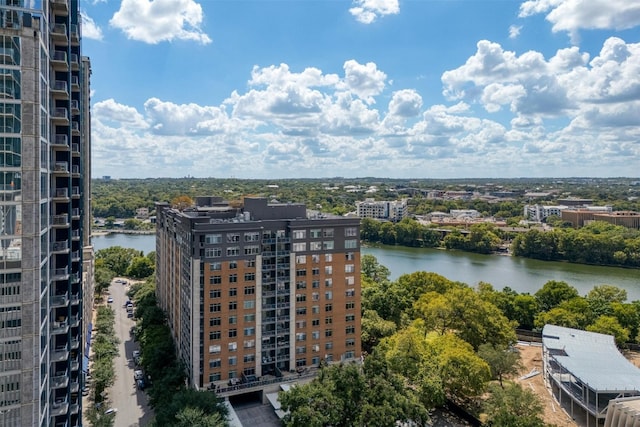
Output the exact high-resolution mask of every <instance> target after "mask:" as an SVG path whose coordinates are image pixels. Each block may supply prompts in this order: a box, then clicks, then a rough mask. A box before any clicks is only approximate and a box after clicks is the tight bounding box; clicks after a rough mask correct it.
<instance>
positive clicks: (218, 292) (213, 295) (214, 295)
mask: <svg viewBox="0 0 640 427" xmlns="http://www.w3.org/2000/svg"><path fill="white" fill-rule="evenodd" d="M221 296H222V291H221V290H220V289H212V290H210V291H209V298H220V297H221Z"/></svg>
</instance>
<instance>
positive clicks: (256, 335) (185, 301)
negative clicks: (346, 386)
mask: <svg viewBox="0 0 640 427" xmlns="http://www.w3.org/2000/svg"><path fill="white" fill-rule="evenodd" d="M156 208H157V209H156V211H157V225H156V265H157V267H156V280H157V284H158V287H157V295H158V301H159V303H160V306H161V307H162V308H163V309H164V310H165V312H166V314H167V318H168V323H169V327H170V329H171V331H172V334H173V337H174V339H175V342H176V347H177V352H178V355H179V357H180V359H181V360H182V362H183V363H184V365H185V367H186V370H187V374H188V381H189V383H190V384H191V385H192V386H194V387H196V388H204V387H216V386H221V385H224V384H228V383H231V384H235V383H236V382H240V381H251V380H254V379H257V378H259V377H263V376H267V375H269V376H271V375H273V376H275V377H278V376H281V375H283V373H287V372H290V371H292V370H296V369H298V370H302V369H306V368H308V367H316V366H318V365H319V364H320V362H321V361H326V362H332V361H342V360H351V359H357V358H359V357H360V240H359V236H360V219H359V218H344V217H338V216H328V215H324V214H317V213H316V214H310V215H308V213H307V210H306V208H305V206H304V205H302V204H279V203H267V200H266V199H262V198H245V199H244V201H243V203H241V204H229V203H226V202H224V201H223V200H222V199H220V198H215V197H201V198H197V199H196V206H195V207H192V208H188V209H185V210H178V209H174V208H171V207H170V206H169V205H168V204H166V203H158V204H156Z"/></svg>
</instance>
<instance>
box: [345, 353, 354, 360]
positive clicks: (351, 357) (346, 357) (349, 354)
mask: <svg viewBox="0 0 640 427" xmlns="http://www.w3.org/2000/svg"><path fill="white" fill-rule="evenodd" d="M355 357H356V352H355V351H347V352H345V353H344V358H345V359H353V358H355Z"/></svg>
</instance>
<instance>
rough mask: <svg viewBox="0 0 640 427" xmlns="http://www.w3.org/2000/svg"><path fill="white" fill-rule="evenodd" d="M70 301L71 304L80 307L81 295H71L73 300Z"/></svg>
mask: <svg viewBox="0 0 640 427" xmlns="http://www.w3.org/2000/svg"><path fill="white" fill-rule="evenodd" d="M76 276H77V275H76ZM70 300H71V304H73V305H78V304H79V303H80V295H78V294H73V295H71V299H70Z"/></svg>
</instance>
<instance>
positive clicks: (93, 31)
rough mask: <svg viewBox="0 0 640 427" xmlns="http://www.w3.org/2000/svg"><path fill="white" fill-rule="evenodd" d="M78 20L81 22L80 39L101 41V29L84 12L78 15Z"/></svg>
mask: <svg viewBox="0 0 640 427" xmlns="http://www.w3.org/2000/svg"><path fill="white" fill-rule="evenodd" d="M80 19H81V22H82V37H85V38H88V39H93V40H102V38H103V35H102V29H101V28H100V27H99V26H98V25H97V24H96V23H95V21H94V20H93V19H91V17H90V16H89V15H87V14H86V13H85V12H82V13H80Z"/></svg>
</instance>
